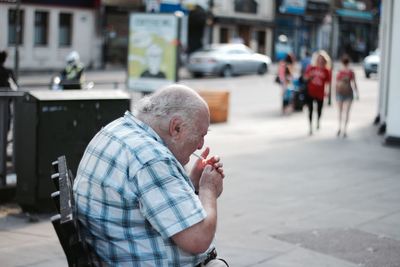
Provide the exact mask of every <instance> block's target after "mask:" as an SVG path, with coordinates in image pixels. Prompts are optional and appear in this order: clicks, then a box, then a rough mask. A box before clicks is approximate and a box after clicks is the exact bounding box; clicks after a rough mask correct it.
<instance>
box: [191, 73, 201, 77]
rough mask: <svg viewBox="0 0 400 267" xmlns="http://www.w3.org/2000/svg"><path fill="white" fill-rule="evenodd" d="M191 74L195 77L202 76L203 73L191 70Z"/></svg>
mask: <svg viewBox="0 0 400 267" xmlns="http://www.w3.org/2000/svg"><path fill="white" fill-rule="evenodd" d="M192 75H193V77H195V78H201V77H203V73H201V72H193V73H192Z"/></svg>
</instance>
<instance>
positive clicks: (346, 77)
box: [336, 55, 359, 137]
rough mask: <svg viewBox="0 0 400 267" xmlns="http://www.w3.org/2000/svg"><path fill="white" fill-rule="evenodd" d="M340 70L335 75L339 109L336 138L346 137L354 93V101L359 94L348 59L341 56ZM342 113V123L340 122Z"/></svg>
mask: <svg viewBox="0 0 400 267" xmlns="http://www.w3.org/2000/svg"><path fill="white" fill-rule="evenodd" d="M341 61H342V68H341V69H340V70H339V72H338V73H337V75H336V101H337V104H338V109H339V129H338V131H337V136H340V134H343V137H347V125H348V123H349V117H350V108H351V104H352V102H353V98H354V93H355V96H356V99H359V93H358V88H357V83H356V77H355V74H354V71H353V70H352V69H351V68H350V67H349V63H350V58H349V56H348V55H343V56H342V58H341ZM343 112H344V122H343V120H342V117H343Z"/></svg>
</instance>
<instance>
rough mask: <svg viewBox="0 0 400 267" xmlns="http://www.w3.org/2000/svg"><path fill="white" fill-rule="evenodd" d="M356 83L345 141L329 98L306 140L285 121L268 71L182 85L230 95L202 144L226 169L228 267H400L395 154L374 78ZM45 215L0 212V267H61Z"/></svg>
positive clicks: (297, 116) (300, 122)
mask: <svg viewBox="0 0 400 267" xmlns="http://www.w3.org/2000/svg"><path fill="white" fill-rule="evenodd" d="M107 75H110V77H111V78H113V77H117V79H122V80H123V79H124V74H123V73H121V72H114V74H112V73H111V74H107ZM357 76H358V82H359V89H360V92H361V99H360V101H356V102H355V103H354V106H353V110H352V116H351V122H350V126H349V132H348V138H346V139H343V138H337V137H336V131H337V110H336V106H335V105H334V101H333V105H332V106H327V105H326V106H325V109H324V111H323V118H322V121H321V129H320V130H319V131H315V133H314V135H313V136H309V135H308V127H307V119H306V112H305V111H304V112H300V113H293V114H291V115H287V116H282V115H281V114H280V93H279V88H278V87H277V85H276V84H274V83H273V80H274V71H270V72H269V74H267V75H265V76H262V77H260V76H256V75H255V76H242V77H233V78H229V79H223V78H216V77H212V78H204V79H190V78H186V79H183V80H182V81H181V82H182V83H184V84H187V85H190V86H192V87H194V88H195V89H197V90H228V91H229V92H230V113H229V120H228V122H227V123H221V124H212V125H211V129H210V132H209V134H208V135H207V137H206V144H207V145H209V146H210V147H211V150H212V152H213V153H216V154H219V155H220V156H221V157H222V159H223V162H224V165H225V172H226V178H225V184H224V192H223V194H222V196H221V197H220V201H219V224H218V233H217V236H216V241H217V246H218V251H219V254H220V256H221V257H223V258H225V259H227V260H228V262H230V264H231V266H252V267H255V266H265V267H325V266H326V267H356V266H357V267H360V266H365V267H395V266H400V194H399V192H400V164H399V162H400V149H399V148H398V147H397V148H396V147H388V146H385V145H384V144H383V137H382V136H379V135H377V134H376V133H377V128H376V126H374V125H372V122H373V120H374V118H375V116H376V110H377V92H378V81H377V78H376V77H373V78H372V79H370V80H366V79H365V78H364V76H363V74H362V71H361V69H360V68H359V67H357ZM102 77H104V76H102ZM118 77H119V78H118ZM24 78H25V77H24ZM93 79H95V75H94V76H93ZM21 80H23V79H22V78H21ZM28 80H29V78H26V81H28ZM50 216H51V214H42V215H33V216H28V215H27V214H24V213H21V211H20V210H19V208H18V206H17V205H16V204H15V203H11V204H7V205H2V206H0V265H1V266H67V263H66V260H65V258H64V255H63V252H62V249H61V246H60V245H59V243H58V240H57V237H56V235H55V232H54V230H53V228H52V226H51V223H50V221H49V218H50ZM36 220H38V221H36Z"/></svg>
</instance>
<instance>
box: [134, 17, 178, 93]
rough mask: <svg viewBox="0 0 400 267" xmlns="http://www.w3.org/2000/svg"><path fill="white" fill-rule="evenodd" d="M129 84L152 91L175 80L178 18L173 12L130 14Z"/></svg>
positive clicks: (140, 89) (137, 88)
mask: <svg viewBox="0 0 400 267" xmlns="http://www.w3.org/2000/svg"><path fill="white" fill-rule="evenodd" d="M129 23H130V25H129V52H128V88H129V89H130V90H134V91H141V92H153V91H155V90H157V89H159V88H160V87H162V86H165V85H168V84H171V83H174V82H176V79H177V75H176V71H177V65H176V64H177V45H178V43H179V40H178V36H179V35H178V18H177V17H176V16H174V15H173V14H131V16H130V22H129Z"/></svg>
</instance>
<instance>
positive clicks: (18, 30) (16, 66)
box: [14, 0, 21, 84]
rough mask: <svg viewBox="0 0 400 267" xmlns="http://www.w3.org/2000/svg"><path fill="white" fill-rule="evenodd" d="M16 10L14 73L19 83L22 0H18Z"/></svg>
mask: <svg viewBox="0 0 400 267" xmlns="http://www.w3.org/2000/svg"><path fill="white" fill-rule="evenodd" d="M16 5H17V6H16V11H15V56H14V75H15V82H16V83H17V84H18V76H19V75H18V74H19V43H20V41H21V40H20V34H21V14H20V6H21V0H16Z"/></svg>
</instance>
